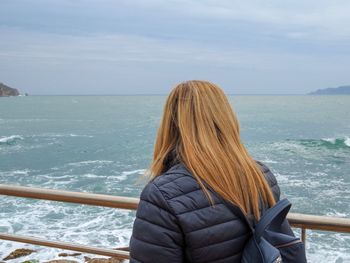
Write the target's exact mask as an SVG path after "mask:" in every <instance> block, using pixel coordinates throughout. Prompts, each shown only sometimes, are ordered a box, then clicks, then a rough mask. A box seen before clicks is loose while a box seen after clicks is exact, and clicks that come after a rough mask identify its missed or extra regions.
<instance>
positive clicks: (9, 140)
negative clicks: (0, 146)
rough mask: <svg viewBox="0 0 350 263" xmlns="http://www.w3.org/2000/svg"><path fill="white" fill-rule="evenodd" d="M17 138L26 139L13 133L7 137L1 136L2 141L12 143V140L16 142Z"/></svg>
mask: <svg viewBox="0 0 350 263" xmlns="http://www.w3.org/2000/svg"><path fill="white" fill-rule="evenodd" d="M16 140H24V138H23V137H22V136H20V135H11V136H7V137H1V138H0V143H11V142H14V141H16Z"/></svg>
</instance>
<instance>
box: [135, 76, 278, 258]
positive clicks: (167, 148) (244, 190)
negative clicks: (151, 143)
mask: <svg viewBox="0 0 350 263" xmlns="http://www.w3.org/2000/svg"><path fill="white" fill-rule="evenodd" d="M149 172H150V174H151V176H152V180H151V181H150V182H149V183H148V184H147V185H146V187H145V188H144V190H143V191H142V194H141V197H140V199H141V200H140V204H139V207H138V210H137V214H136V219H135V222H134V227H133V233H132V237H131V240H130V255H131V260H130V262H132V263H137V262H142V263H148V262H155V263H163V262H196V263H200V262H203V263H204V262H206V263H213V262H215V263H226V262H227V263H228V262H230V263H232V262H240V260H241V256H242V249H243V247H244V245H245V243H246V242H247V240H248V238H249V235H250V232H249V228H248V226H247V224H246V223H245V222H244V221H243V220H241V219H240V218H239V217H238V216H237V215H235V214H234V213H233V212H231V211H230V210H229V209H228V208H227V206H226V205H224V203H223V201H222V199H221V198H219V196H220V197H222V198H223V199H225V200H227V201H229V202H230V203H232V204H234V205H235V206H237V207H239V208H240V209H241V210H242V211H243V212H244V213H245V214H246V216H247V217H248V218H251V219H252V222H253V221H258V220H259V218H260V216H261V214H262V213H263V211H264V210H266V209H267V208H269V207H271V206H273V205H274V204H275V202H276V201H277V200H279V197H280V191H279V187H278V185H277V182H276V179H275V177H274V175H273V174H272V173H271V172H270V170H269V169H268V168H267V167H266V166H265V165H264V164H262V163H261V162H257V161H255V160H254V159H253V158H252V157H251V156H250V155H249V153H248V152H247V150H246V148H245V147H244V145H243V144H242V142H241V139H240V133H239V123H238V121H237V118H236V116H235V114H234V112H233V110H232V108H231V106H230V103H229V101H228V99H227V97H226V95H225V94H224V92H223V91H222V90H221V89H220V88H219V87H218V86H216V85H214V84H212V83H210V82H206V81H187V82H184V83H181V84H179V85H178V86H176V87H175V88H174V89H173V90H172V91H171V93H170V95H169V96H168V98H167V101H166V104H165V107H164V112H163V118H162V121H161V124H160V127H159V130H158V134H157V139H156V143H155V148H154V156H153V162H152V164H151V166H150V169H149Z"/></svg>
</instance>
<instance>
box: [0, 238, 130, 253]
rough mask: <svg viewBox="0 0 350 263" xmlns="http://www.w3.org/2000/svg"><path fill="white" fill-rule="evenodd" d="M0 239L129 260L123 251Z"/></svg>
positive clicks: (29, 239)
mask: <svg viewBox="0 0 350 263" xmlns="http://www.w3.org/2000/svg"><path fill="white" fill-rule="evenodd" d="M0 239H3V240H9V241H16V242H21V243H27V244H33V245H39V246H45V247H54V248H60V249H67V250H73V251H77V252H84V253H91V254H96V255H101V256H110V257H116V258H118V259H128V258H129V252H127V251H123V250H114V249H106V248H97V247H90V246H84V245H76V244H71V243H66V242H59V241H47V240H44V239H41V238H35V237H27V236H20V235H11V234H4V233H0Z"/></svg>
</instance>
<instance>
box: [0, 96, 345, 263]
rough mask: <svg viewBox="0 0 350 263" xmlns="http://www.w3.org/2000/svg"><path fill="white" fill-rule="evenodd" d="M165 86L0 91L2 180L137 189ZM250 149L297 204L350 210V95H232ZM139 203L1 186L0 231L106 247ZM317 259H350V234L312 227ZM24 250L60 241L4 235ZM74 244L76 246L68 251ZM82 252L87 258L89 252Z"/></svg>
mask: <svg viewBox="0 0 350 263" xmlns="http://www.w3.org/2000/svg"><path fill="white" fill-rule="evenodd" d="M165 98H166V97H165V96H29V97H13V98H0V183H2V184H12V185H23V186H37V187H46V188H55V189H62V190H72V191H86V192H93V193H103V194H112V195H123V196H132V197H138V195H139V193H140V191H141V190H142V187H143V183H137V182H136V180H137V179H138V178H140V176H141V175H142V173H143V172H144V171H145V169H146V168H147V166H148V164H149V163H150V161H151V157H152V150H153V143H154V138H155V135H156V130H157V126H158V123H159V120H160V117H161V113H162V109H163V104H164V102H165ZM230 101H231V103H232V105H233V107H234V110H235V111H236V112H237V115H238V118H239V120H240V124H241V133H242V139H243V141H244V142H245V144H246V146H247V148H248V149H249V151H250V153H251V154H252V155H253V156H254V157H255V158H256V159H258V160H261V161H263V162H265V164H267V165H268V166H269V167H270V168H271V170H272V171H273V172H274V173H275V175H276V177H277V180H278V181H279V184H280V187H281V189H282V195H283V196H286V197H288V198H289V199H290V200H291V201H292V203H293V208H292V211H293V212H300V213H308V214H317V215H328V216H339V217H350V117H349V115H350V96H230ZM133 217H134V212H129V211H127V210H118V209H108V208H96V207H91V206H82V205H74V204H64V203H59V202H50V201H37V200H29V199H21V198H14V197H4V196H0V232H7V233H16V234H21V235H30V236H37V237H44V238H47V239H50V240H60V241H67V242H73V243H80V244H88V245H94V246H100V247H110V248H115V247H118V246H125V245H127V244H128V240H129V236H130V233H131V228H132V221H133ZM307 233H308V239H307V250H308V251H307V252H308V258H309V260H310V262H337V263H339V262H350V252H349V251H350V235H345V234H338V233H326V232H317V231H308V232H307ZM22 247H28V248H35V249H36V250H37V251H38V252H37V253H36V255H35V256H34V254H33V256H28V257H25V258H21V260H17V261H16V260H13V261H8V262H22V261H24V260H25V259H31V258H40V259H41V260H43V261H44V260H47V259H52V258H55V257H56V258H57V255H58V253H59V252H62V251H59V250H55V249H51V248H44V247H38V246H32V245H25V244H20V243H15V242H8V241H0V259H1V258H3V257H5V256H6V255H7V254H8V253H9V252H10V251H12V250H14V249H15V248H22ZM67 252H68V251H67ZM80 260H81V261H83V260H82V258H80Z"/></svg>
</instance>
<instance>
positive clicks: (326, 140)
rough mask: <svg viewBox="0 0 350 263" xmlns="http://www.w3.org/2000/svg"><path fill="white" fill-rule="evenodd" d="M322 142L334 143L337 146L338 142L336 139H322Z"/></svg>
mask: <svg viewBox="0 0 350 263" xmlns="http://www.w3.org/2000/svg"><path fill="white" fill-rule="evenodd" d="M321 140H322V141H325V142H330V143H333V144H335V142H336V140H337V139H336V138H323V139H321Z"/></svg>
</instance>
